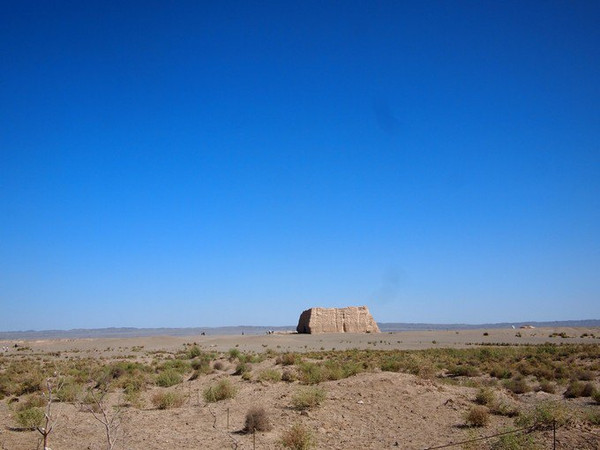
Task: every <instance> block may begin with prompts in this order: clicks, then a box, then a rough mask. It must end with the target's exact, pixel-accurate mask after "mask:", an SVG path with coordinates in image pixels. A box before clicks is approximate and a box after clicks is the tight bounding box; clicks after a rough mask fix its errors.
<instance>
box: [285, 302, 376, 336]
mask: <svg viewBox="0 0 600 450" xmlns="http://www.w3.org/2000/svg"><path fill="white" fill-rule="evenodd" d="M296 331H297V332H298V333H310V334H315V333H379V327H378V326H377V323H376V322H375V320H374V319H373V316H371V313H370V312H369V308H367V307H366V306H348V307H346V308H310V309H307V310H306V311H304V312H303V313H302V314H300V319H299V320H298V326H297V327H296Z"/></svg>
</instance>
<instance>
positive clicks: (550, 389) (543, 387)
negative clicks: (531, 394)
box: [540, 380, 556, 394]
mask: <svg viewBox="0 0 600 450" xmlns="http://www.w3.org/2000/svg"><path fill="white" fill-rule="evenodd" d="M540 391H543V392H547V393H548V394H554V393H555V392H556V384H554V383H553V382H551V381H548V380H542V381H540Z"/></svg>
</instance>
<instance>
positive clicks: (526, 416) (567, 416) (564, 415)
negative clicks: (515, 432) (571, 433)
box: [515, 401, 574, 427]
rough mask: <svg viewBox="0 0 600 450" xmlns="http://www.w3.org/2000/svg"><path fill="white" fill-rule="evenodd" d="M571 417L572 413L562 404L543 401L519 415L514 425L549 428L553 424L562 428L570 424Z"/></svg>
mask: <svg viewBox="0 0 600 450" xmlns="http://www.w3.org/2000/svg"><path fill="white" fill-rule="evenodd" d="M573 416H574V415H573V412H572V411H571V410H570V409H569V408H568V406H567V405H566V404H565V403H564V402H560V401H545V402H542V403H539V404H538V405H536V406H535V407H533V408H532V409H530V410H528V411H525V412H524V413H522V414H520V415H519V417H517V419H516V422H515V423H516V424H517V426H521V427H530V426H541V427H550V426H552V424H553V423H554V422H555V423H556V425H558V426H562V425H567V424H568V423H570V422H571V421H572V420H573Z"/></svg>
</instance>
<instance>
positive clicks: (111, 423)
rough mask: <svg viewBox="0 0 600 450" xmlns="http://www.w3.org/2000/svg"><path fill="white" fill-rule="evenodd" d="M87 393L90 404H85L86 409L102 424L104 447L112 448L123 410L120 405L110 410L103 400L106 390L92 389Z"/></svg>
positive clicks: (110, 449)
mask: <svg viewBox="0 0 600 450" xmlns="http://www.w3.org/2000/svg"><path fill="white" fill-rule="evenodd" d="M89 394H90V397H91V399H92V404H89V405H86V407H87V410H88V411H89V412H91V413H92V416H93V417H94V419H96V420H97V421H98V422H100V423H101V424H102V425H103V426H104V433H105V435H106V449H107V450H113V449H114V448H115V445H116V443H117V440H118V434H119V430H120V428H121V418H122V417H121V416H122V412H123V410H122V409H121V407H120V406H117V407H116V408H114V409H112V411H111V409H110V408H109V407H108V406H107V404H106V402H105V401H104V399H105V397H106V394H107V392H106V391H104V392H101V393H98V392H96V391H93V390H92V391H90V393H89Z"/></svg>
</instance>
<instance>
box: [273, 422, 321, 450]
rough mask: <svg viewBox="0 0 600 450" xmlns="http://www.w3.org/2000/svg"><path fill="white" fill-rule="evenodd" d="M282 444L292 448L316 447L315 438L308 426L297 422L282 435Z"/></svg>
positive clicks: (301, 449) (305, 449) (300, 449)
mask: <svg viewBox="0 0 600 450" xmlns="http://www.w3.org/2000/svg"><path fill="white" fill-rule="evenodd" d="M279 442H280V444H281V445H282V446H283V447H285V448H289V449H292V450H309V449H311V448H314V447H315V438H314V437H313V434H312V433H311V432H310V430H309V429H308V428H306V427H305V426H304V425H302V424H301V423H296V424H294V425H293V426H292V428H290V429H289V430H287V431H285V432H284V433H283V435H282V436H281V440H280V441H279Z"/></svg>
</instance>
